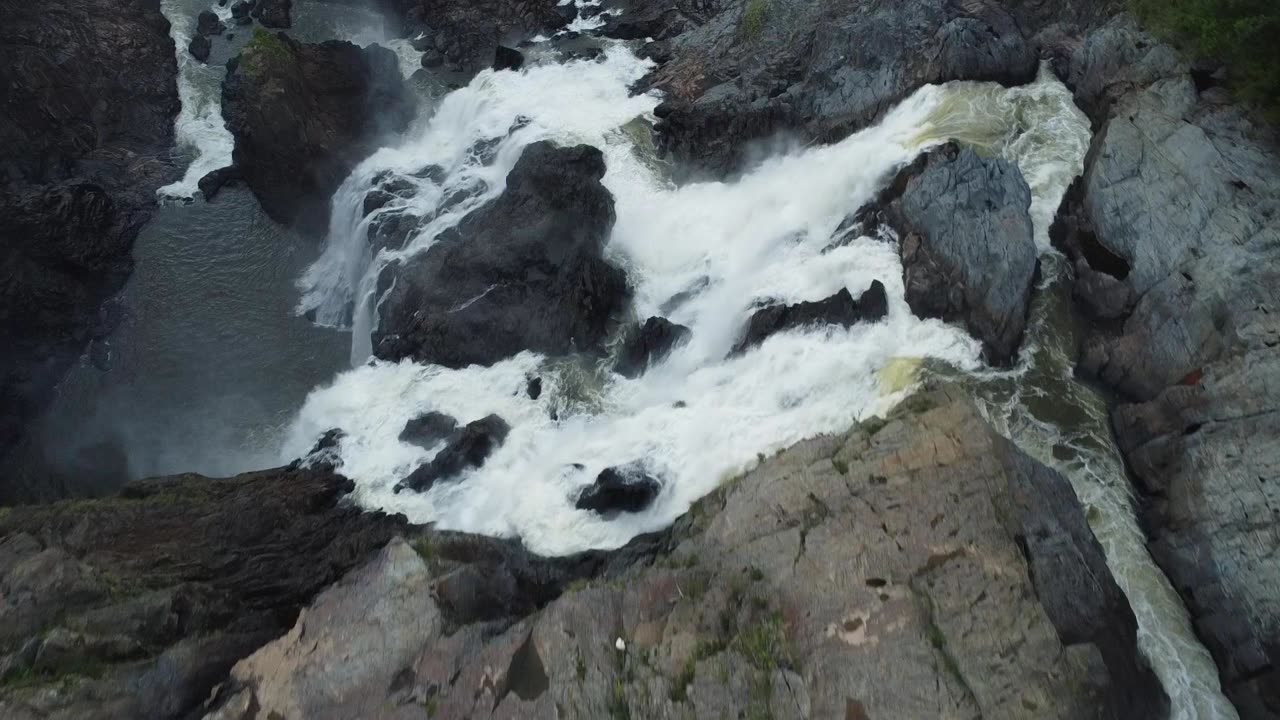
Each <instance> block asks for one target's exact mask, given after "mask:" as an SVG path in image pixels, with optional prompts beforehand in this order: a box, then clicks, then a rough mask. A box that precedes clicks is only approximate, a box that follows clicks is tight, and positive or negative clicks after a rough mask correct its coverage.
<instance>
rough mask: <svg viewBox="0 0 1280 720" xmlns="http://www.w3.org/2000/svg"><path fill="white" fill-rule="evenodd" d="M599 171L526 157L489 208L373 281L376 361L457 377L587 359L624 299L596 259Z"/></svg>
mask: <svg viewBox="0 0 1280 720" xmlns="http://www.w3.org/2000/svg"><path fill="white" fill-rule="evenodd" d="M604 171H605V168H604V158H603V156H602V155H601V153H600V151H599V150H597V149H595V148H592V147H587V146H578V147H573V148H557V147H555V146H554V145H552V144H550V143H548V142H540V143H535V144H533V145H530V146H529V147H528V148H526V149H525V151H524V154H523V156H521V158H520V160H519V161H518V162H517V163H516V166H515V168H514V169H512V171H511V173H510V174H509V175H508V177H507V187H506V191H505V192H504V193H503V195H502V196H501V197H500V198H498V199H496V200H494V201H493V202H491V203H490V204H488V205H486V206H485V207H483V208H480V209H479V210H477V211H475V212H473V213H471V214H470V215H468V216H467V217H466V218H465V219H464V220H463V221H462V222H461V223H460V224H459V225H458V226H457V227H456V228H455V229H453V230H451V231H447V232H446V233H445V234H444V235H442V236H441V237H440V238H439V239H438V240H437V241H436V243H435V244H434V245H432V246H431V248H430V249H428V250H427V251H426V252H423V253H420V254H418V255H416V256H414V257H413V258H411V259H410V260H408V261H407V262H406V263H405V264H403V265H394V266H390V267H388V268H387V269H386V270H385V271H384V281H383V283H382V284H383V286H384V287H387V286H390V287H391V289H390V291H389V292H388V293H387V295H386V296H385V298H384V299H383V301H382V304H381V321H380V324H379V330H378V331H377V332H376V333H375V334H374V351H375V354H377V356H378V357H381V358H384V359H397V360H398V359H402V358H406V357H412V358H415V359H417V360H420V361H424V362H431V363H436V364H439V365H444V366H446V367H465V366H467V365H470V364H481V365H489V364H492V363H494V362H497V361H498V360H501V359H503V358H507V357H510V356H512V355H515V354H516V353H519V352H521V351H522V350H533V351H535V352H539V353H543V354H547V355H565V354H568V353H571V352H575V351H578V352H594V351H597V350H598V349H599V347H600V344H601V343H602V342H603V340H604V339H605V337H606V335H607V333H608V329H609V323H610V320H611V318H613V316H614V315H615V314H616V313H618V312H620V311H621V310H622V309H623V307H624V305H625V302H626V297H627V286H626V278H625V276H624V275H623V273H622V271H621V270H619V269H618V268H616V267H614V266H612V265H610V264H609V263H608V262H606V261H605V259H604V257H603V249H604V243H605V240H606V239H607V237H608V234H609V231H610V229H611V228H612V226H613V220H614V214H613V197H612V196H611V195H610V194H609V191H608V190H606V189H605V187H604V185H602V184H601V182H600V179H601V178H602V177H603V176H604ZM391 278H394V283H392V282H391V280H390V279H391Z"/></svg>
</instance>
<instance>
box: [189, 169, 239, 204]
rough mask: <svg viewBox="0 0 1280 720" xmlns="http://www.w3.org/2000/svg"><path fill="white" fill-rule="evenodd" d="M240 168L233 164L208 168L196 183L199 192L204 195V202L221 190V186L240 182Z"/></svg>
mask: <svg viewBox="0 0 1280 720" xmlns="http://www.w3.org/2000/svg"><path fill="white" fill-rule="evenodd" d="M241 180H242V178H241V177H240V169H239V168H237V167H236V166H235V165H228V166H227V167H224V168H218V169H217V170H210V171H209V172H208V173H207V174H206V175H205V176H204V177H202V178H200V181H199V183H197V185H198V187H199V188H200V193H201V194H202V195H204V199H205V201H206V202H209V201H211V200H213V199H214V198H215V197H217V196H218V193H219V192H221V191H222V188H224V187H227V186H228V185H238V184H240V182H241Z"/></svg>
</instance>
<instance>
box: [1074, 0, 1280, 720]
mask: <svg viewBox="0 0 1280 720" xmlns="http://www.w3.org/2000/svg"><path fill="white" fill-rule="evenodd" d="M1071 79H1072V82H1073V85H1074V87H1075V89H1076V98H1077V103H1078V104H1079V105H1080V106H1081V107H1083V108H1085V109H1086V110H1087V111H1088V112H1089V113H1090V114H1091V116H1092V120H1093V121H1094V123H1095V125H1096V126H1097V127H1098V128H1099V130H1098V132H1097V134H1096V135H1095V138H1094V145H1093V147H1092V148H1091V151H1090V154H1089V159H1088V163H1087V166H1086V170H1085V175H1084V178H1083V180H1082V182H1081V183H1080V188H1079V192H1078V194H1077V197H1075V198H1072V200H1073V201H1074V203H1073V204H1072V205H1070V206H1069V207H1068V215H1069V218H1070V220H1071V222H1069V223H1067V224H1066V225H1067V227H1065V228H1064V230H1066V231H1067V232H1065V233H1064V234H1063V237H1062V239H1063V240H1064V242H1063V246H1064V247H1065V248H1066V249H1067V251H1068V252H1070V253H1072V255H1073V257H1074V259H1075V262H1076V264H1077V266H1078V267H1081V268H1082V269H1087V272H1082V273H1080V274H1079V276H1078V280H1077V286H1076V292H1077V295H1078V296H1080V295H1085V294H1090V293H1094V297H1097V294H1096V291H1097V290H1098V289H1101V288H1105V295H1106V297H1107V298H1108V300H1107V302H1106V303H1105V304H1106V307H1107V314H1109V315H1113V316H1118V317H1120V322H1119V323H1114V322H1113V323H1106V324H1103V325H1101V326H1099V327H1097V328H1095V331H1094V333H1093V334H1092V336H1091V337H1089V338H1088V339H1087V340H1086V341H1085V343H1084V346H1083V348H1082V350H1081V357H1080V365H1079V370H1080V372H1081V373H1082V374H1084V375H1086V376H1088V377H1092V378H1095V379H1097V380H1100V381H1101V382H1102V383H1104V384H1105V385H1108V386H1110V387H1111V388H1113V389H1114V390H1116V391H1118V393H1119V395H1120V397H1121V398H1122V401H1121V402H1120V404H1119V405H1118V406H1117V407H1116V408H1114V410H1113V413H1112V421H1113V425H1114V427H1115V431H1116V437H1117V439H1118V441H1119V443H1120V446H1121V449H1122V450H1123V452H1124V454H1125V457H1126V459H1127V460H1128V465H1129V467H1130V468H1131V469H1132V472H1133V475H1134V477H1135V479H1136V480H1137V482H1138V484H1139V487H1140V489H1141V490H1143V491H1144V493H1145V494H1146V498H1145V500H1146V501H1145V502H1143V503H1142V504H1141V505H1140V507H1141V508H1143V510H1144V516H1145V521H1146V526H1147V527H1148V528H1149V532H1150V534H1151V551H1152V556H1153V557H1154V558H1155V559H1156V561H1157V562H1158V563H1159V564H1160V566H1161V567H1162V568H1163V569H1164V571H1165V572H1166V573H1167V574H1168V576H1169V579H1170V580H1171V581H1172V583H1173V586H1174V587H1175V588H1176V589H1177V590H1178V591H1179V593H1180V594H1181V595H1182V597H1183V599H1184V600H1185V602H1186V603H1187V607H1188V609H1189V610H1190V613H1191V617H1192V620H1193V622H1194V623H1195V627H1196V630H1197V634H1198V635H1199V636H1200V638H1202V639H1203V641H1204V642H1205V644H1206V646H1208V648H1209V649H1210V651H1211V652H1212V653H1213V657H1214V659H1215V660H1216V661H1217V663H1218V667H1219V669H1220V671H1221V677H1222V684H1223V689H1224V690H1225V691H1226V693H1227V695H1228V697H1230V698H1231V700H1232V701H1233V702H1235V704H1236V706H1237V708H1238V709H1239V710H1240V714H1241V717H1243V718H1249V719H1252V718H1271V717H1276V716H1277V715H1280V691H1278V690H1277V688H1280V594H1277V592H1276V588H1277V587H1280V576H1278V575H1277V566H1276V563H1275V560H1274V559H1275V557H1276V556H1277V553H1280V523H1277V521H1276V520H1277V510H1276V508H1277V507H1280V498H1278V497H1277V495H1276V493H1277V489H1276V488H1277V486H1278V485H1280V482H1277V472H1276V468H1277V467H1280V446H1277V444H1276V442H1275V438H1276V437H1277V436H1278V434H1280V428H1277V427H1276V426H1275V421H1274V417H1276V415H1277V412H1278V411H1280V375H1278V371H1277V369H1278V368H1280V357H1278V356H1277V353H1276V350H1275V348H1276V347H1277V345H1280V316H1278V315H1277V314H1276V313H1275V308H1277V307H1280V271H1277V269H1276V268H1277V267H1280V153H1278V152H1277V151H1276V146H1275V144H1274V143H1273V142H1272V141H1271V140H1270V139H1269V137H1268V133H1267V132H1266V131H1264V130H1263V129H1262V128H1260V127H1259V126H1258V125H1257V124H1256V123H1255V121H1254V120H1253V119H1252V118H1251V117H1250V116H1249V115H1248V114H1247V112H1246V111H1245V110H1244V109H1242V108H1240V107H1239V106H1236V105H1234V104H1232V102H1231V98H1230V96H1229V94H1228V93H1227V92H1226V90H1225V89H1224V88H1223V87H1221V86H1219V85H1218V84H1217V83H1216V82H1214V81H1212V78H1204V77H1199V76H1198V75H1197V73H1196V72H1193V67H1192V66H1191V64H1190V63H1189V62H1188V61H1187V60H1186V59H1185V58H1183V57H1181V56H1180V55H1179V54H1178V53H1177V51H1175V50H1174V49H1173V48H1171V47H1170V46H1168V45H1165V44H1162V43H1160V42H1158V41H1157V40H1155V39H1154V38H1152V37H1151V36H1149V35H1147V34H1146V33H1143V32H1141V31H1139V30H1138V29H1137V28H1136V27H1135V26H1134V24H1133V22H1132V21H1131V20H1128V19H1125V18H1119V19H1117V20H1115V21H1113V22H1111V23H1109V24H1107V25H1106V26H1104V27H1101V28H1099V29H1098V30H1097V31H1096V32H1094V33H1092V34H1091V35H1090V36H1089V37H1088V38H1087V39H1086V40H1085V42H1084V43H1083V44H1081V45H1080V47H1079V48H1078V49H1077V50H1076V52H1075V53H1074V55H1073V56H1072V62H1071ZM1099 275H1101V276H1105V277H1103V278H1100V277H1099ZM1100 279H1101V280H1102V284H1101V285H1100V284H1099V280H1100ZM1112 297H1114V298H1116V299H1117V300H1118V301H1113V300H1110V298H1112ZM1086 307H1088V308H1090V309H1093V308H1094V307H1096V304H1094V303H1089V304H1088V305H1086ZM1117 325H1118V327H1117Z"/></svg>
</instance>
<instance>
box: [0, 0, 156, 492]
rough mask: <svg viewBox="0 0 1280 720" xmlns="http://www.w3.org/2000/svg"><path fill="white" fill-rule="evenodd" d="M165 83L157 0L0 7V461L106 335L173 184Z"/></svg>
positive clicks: (1, 486) (69, 0)
mask: <svg viewBox="0 0 1280 720" xmlns="http://www.w3.org/2000/svg"><path fill="white" fill-rule="evenodd" d="M121 68H128V71H127V72H122V71H121ZM176 77H177V63H176V60H175V54H174V45H173V41H172V40H171V39H170V37H169V23H168V22H167V21H166V20H165V19H164V16H163V15H161V14H160V3H159V1H158V0H121V1H120V2H116V1H114V0H112V1H106V0H51V2H47V3H41V4H40V6H39V7H38V11H37V8H35V7H33V6H30V5H28V4H24V3H19V2H4V3H0V86H3V87H4V88H5V89H4V102H3V103H0V147H3V148H4V150H3V151H2V152H0V348H3V350H2V351H0V457H3V456H4V455H5V454H6V452H7V451H8V449H9V448H10V447H11V446H12V444H13V443H14V442H16V441H17V440H18V439H19V438H20V437H21V436H22V435H23V433H24V428H25V427H26V424H27V422H28V421H29V420H30V419H31V417H32V416H33V415H34V414H35V413H37V412H39V411H40V409H41V408H42V407H43V406H44V405H45V403H46V402H47V400H48V398H49V395H50V392H51V390H52V388H53V386H54V385H55V384H56V383H57V382H58V381H59V380H61V378H62V376H63V375H64V374H65V373H66V371H67V369H68V368H69V367H70V366H71V364H72V363H73V362H75V360H76V358H78V357H79V356H80V354H81V353H82V352H83V351H84V349H85V347H86V345H88V343H89V342H90V341H91V340H92V339H93V338H95V337H102V336H105V335H106V334H107V333H109V332H110V331H111V330H112V329H113V328H112V327H111V322H110V319H111V318H112V317H118V315H119V314H118V313H110V312H107V311H105V310H104V307H103V305H104V302H105V301H106V300H107V299H108V298H110V297H111V296H112V295H114V294H115V293H116V292H117V291H118V290H119V289H120V288H121V287H122V286H123V284H124V282H125V280H126V279H127V278H128V276H129V274H130V272H132V269H133V261H132V258H131V257H130V251H131V249H132V247H133V240H134V238H135V237H136V236H137V234H138V231H139V229H140V228H141V227H142V225H143V224H144V223H146V221H147V220H148V218H149V217H150V214H151V211H152V209H153V207H154V206H155V191H156V189H157V188H159V187H160V186H162V185H164V184H166V183H168V182H171V181H172V180H174V179H175V178H176V177H177V175H178V174H179V169H178V168H175V167H174V166H173V165H172V164H171V162H170V159H169V155H170V150H171V147H172V145H173V120H174V117H175V116H176V115H177V113H178V110H179V104H178V90H177V84H176V81H175V78H176ZM5 485H6V484H5V483H4V481H0V502H3V501H6V500H16V499H27V498H26V497H25V495H22V494H19V493H18V492H17V490H16V489H14V488H8V487H6V486H5Z"/></svg>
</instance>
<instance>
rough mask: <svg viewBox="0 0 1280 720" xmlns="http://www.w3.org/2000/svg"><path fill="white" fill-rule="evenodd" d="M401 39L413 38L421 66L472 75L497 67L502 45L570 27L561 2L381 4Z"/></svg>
mask: <svg viewBox="0 0 1280 720" xmlns="http://www.w3.org/2000/svg"><path fill="white" fill-rule="evenodd" d="M382 5H383V8H384V9H385V11H386V12H387V14H388V16H389V17H390V18H392V19H393V21H394V22H395V23H396V25H397V30H398V31H399V34H400V36H406V37H414V38H418V37H420V36H421V37H420V39H419V40H417V41H415V47H416V49H417V50H418V51H419V52H422V53H423V56H422V63H423V67H427V68H443V69H444V70H447V71H449V72H452V73H457V75H458V79H459V82H460V83H461V84H466V82H467V81H468V79H469V78H470V76H472V75H474V74H475V73H477V72H479V71H481V70H483V69H485V68H487V67H490V66H492V65H493V60H494V53H495V51H496V50H497V48H498V47H499V46H500V45H518V44H519V43H520V42H521V41H523V40H527V39H529V38H531V37H533V36H535V35H547V36H550V35H553V34H555V32H556V31H557V30H559V29H561V28H563V27H564V26H565V25H566V24H568V22H569V21H568V20H566V19H565V17H564V14H563V11H562V8H561V7H560V5H559V0H383V2H382Z"/></svg>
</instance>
